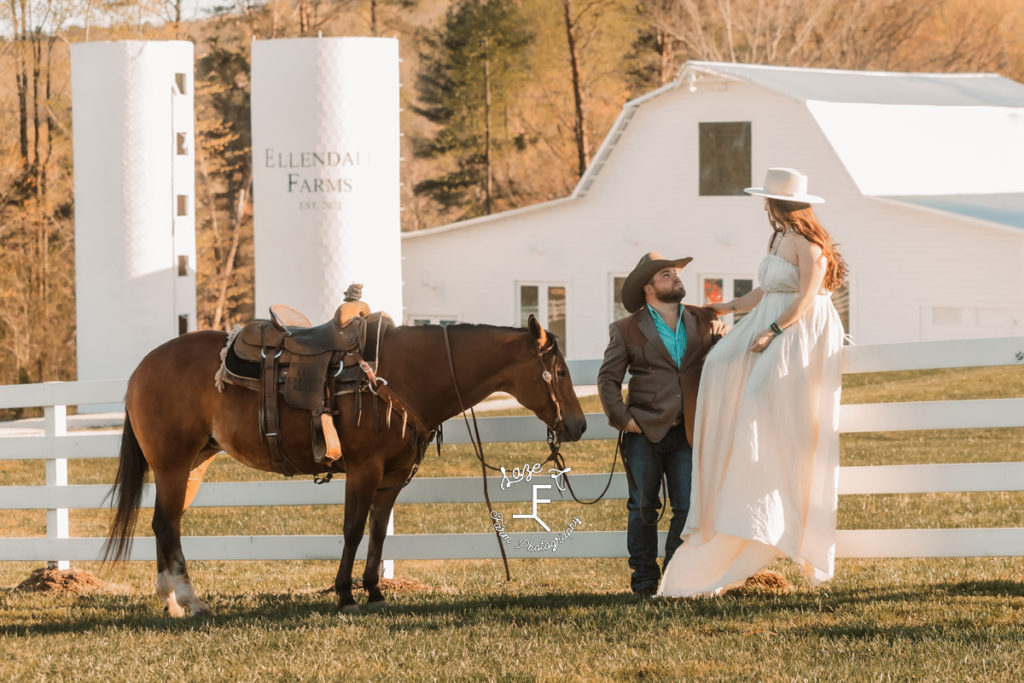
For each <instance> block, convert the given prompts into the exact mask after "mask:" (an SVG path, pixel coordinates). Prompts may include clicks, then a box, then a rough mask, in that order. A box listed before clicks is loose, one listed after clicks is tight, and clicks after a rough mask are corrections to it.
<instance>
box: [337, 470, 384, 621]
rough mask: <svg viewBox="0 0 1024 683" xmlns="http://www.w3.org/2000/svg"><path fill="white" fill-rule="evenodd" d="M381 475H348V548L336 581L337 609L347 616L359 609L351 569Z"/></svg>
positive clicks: (346, 528)
mask: <svg viewBox="0 0 1024 683" xmlns="http://www.w3.org/2000/svg"><path fill="white" fill-rule="evenodd" d="M380 479H381V475H380V472H376V473H375V476H374V473H372V472H368V471H361V472H354V471H352V470H349V471H348V472H346V473H345V522H344V524H343V529H344V531H343V533H344V536H345V547H344V549H343V550H342V551H341V562H340V564H339V565H338V575H337V576H336V577H335V579H334V591H335V592H336V593H337V594H338V609H339V610H340V611H341V612H342V613H345V614H350V613H358V612H359V606H358V605H356V601H355V599H354V598H353V597H352V566H353V565H354V564H355V560H356V550H358V549H359V543H360V541H362V540H363V528H364V527H365V526H366V517H367V515H368V514H369V512H370V503H371V501H372V500H373V496H374V493H375V492H376V490H377V486H378V485H379V484H380Z"/></svg>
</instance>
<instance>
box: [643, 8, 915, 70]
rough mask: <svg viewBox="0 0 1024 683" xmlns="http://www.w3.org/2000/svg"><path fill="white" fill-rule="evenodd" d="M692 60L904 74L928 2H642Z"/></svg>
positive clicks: (648, 14)
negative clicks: (907, 50)
mask: <svg viewBox="0 0 1024 683" xmlns="http://www.w3.org/2000/svg"><path fill="white" fill-rule="evenodd" d="M638 7H639V9H640V12H641V14H642V16H644V17H645V18H646V19H647V20H648V21H649V22H650V23H651V24H652V25H654V26H655V27H657V28H658V29H659V30H662V31H664V32H665V33H667V34H668V35H670V36H672V37H673V38H674V39H675V40H677V41H679V44H680V46H681V49H682V51H683V52H684V53H685V56H686V57H687V58H689V59H701V60H710V61H728V62H744V63H752V64H786V65H790V66H818V67H833V68H844V69H869V68H871V69H890V68H897V67H898V63H899V62H900V61H901V60H903V58H904V53H903V51H902V50H901V49H900V48H901V46H902V45H904V44H906V43H907V41H909V40H911V39H912V38H913V37H914V36H915V35H916V34H917V33H918V31H919V30H920V29H921V27H922V26H923V25H924V23H925V22H926V21H927V20H928V18H929V16H930V15H931V13H932V12H933V11H934V8H935V3H933V2H929V1H928V0H638Z"/></svg>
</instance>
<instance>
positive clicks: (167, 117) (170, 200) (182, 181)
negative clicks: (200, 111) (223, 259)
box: [71, 41, 196, 380]
mask: <svg viewBox="0 0 1024 683" xmlns="http://www.w3.org/2000/svg"><path fill="white" fill-rule="evenodd" d="M71 108H72V125H73V132H74V174H75V275H76V290H75V294H76V308H77V328H78V332H77V335H78V339H77V342H78V343H77V346H78V378H79V379H80V380H86V379H118V378H123V377H128V375H130V374H131V372H132V370H133V369H134V368H135V366H136V365H137V364H138V362H139V360H141V359H142V357H143V356H144V355H145V354H146V353H148V352H149V351H150V350H151V349H153V348H154V347H156V346H158V345H159V344H162V343H163V342H165V341H167V340H168V339H170V338H172V337H174V336H176V335H178V334H180V333H182V332H185V331H188V330H192V329H195V324H196V284H195V265H196V247H195V202H194V198H195V157H194V154H193V133H194V123H193V117H194V113H193V112H194V108H193V53H192V43H190V42H187V41H168V42H145V41H121V42H96V43H76V44H73V45H72V46H71Z"/></svg>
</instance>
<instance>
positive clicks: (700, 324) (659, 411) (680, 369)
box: [597, 251, 726, 596]
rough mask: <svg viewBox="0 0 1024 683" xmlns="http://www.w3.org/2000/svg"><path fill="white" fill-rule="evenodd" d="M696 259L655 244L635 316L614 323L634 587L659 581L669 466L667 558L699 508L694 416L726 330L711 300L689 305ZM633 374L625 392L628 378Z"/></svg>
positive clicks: (613, 412) (643, 588)
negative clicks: (682, 274)
mask: <svg viewBox="0 0 1024 683" xmlns="http://www.w3.org/2000/svg"><path fill="white" fill-rule="evenodd" d="M692 260H693V259H691V258H689V257H687V258H681V259H675V260H666V259H664V258H662V256H661V254H658V253H657V252H653V251H652V252H648V253H647V254H644V256H643V257H642V258H641V259H640V262H639V263H637V264H636V267H635V268H634V269H633V272H631V273H630V274H629V276H628V277H626V281H625V283H624V284H623V285H622V305H623V306H625V308H626V310H627V311H629V312H630V313H631V314H632V315H629V316H627V317H625V318H622V319H621V320H616V321H615V322H614V323H612V324H611V327H610V328H609V333H610V335H611V339H610V341H609V342H608V348H607V349H605V352H604V362H603V363H602V364H601V370H600V371H599V372H598V375H597V386H598V393H599V394H600V396H601V405H602V406H603V407H604V412H605V414H606V415H607V416H608V422H609V423H610V424H611V425H612V426H613V427H615V428H617V429H619V430H621V431H623V432H625V434H623V437H622V459H623V462H624V463H625V465H626V479H627V481H628V482H629V502H628V505H627V508H628V509H629V521H628V526H627V531H626V545H627V548H628V550H629V567H630V569H631V570H632V572H633V574H632V577H631V579H630V587H631V588H632V589H633V592H634V593H637V594H639V595H643V596H650V595H653V594H654V593H655V591H656V590H657V588H658V580H659V578H660V577H661V572H660V571H659V570H658V563H657V559H658V529H657V523H658V510H659V509H660V508H661V505H662V503H661V500H660V499H659V497H658V494H659V491H658V489H659V486H660V484H661V478H662V474H664V475H665V478H666V480H667V483H668V498H669V501H670V503H671V507H672V521H671V524H670V526H669V531H668V540H667V541H666V543H665V565H668V561H669V560H670V559H671V558H672V553H674V552H675V550H676V548H678V547H679V546H680V544H681V543H682V540H681V539H680V538H679V534H680V533H681V532H682V530H683V525H684V524H685V523H686V515H687V513H688V512H689V509H690V473H691V467H692V463H693V450H692V449H693V417H694V411H695V409H696V405H697V402H696V401H697V388H698V386H699V385H700V372H701V368H702V367H703V366H704V358H705V356H707V353H708V351H710V350H711V347H712V345H713V344H714V343H715V342H716V341H718V340H719V339H721V337H722V335H723V334H725V329H726V328H725V325H723V324H722V323H721V322H719V321H718V320H717V316H716V315H715V312H714V311H713V310H712V309H711V308H708V307H697V306H684V305H682V304H681V303H680V302H681V301H682V299H683V296H684V295H685V294H686V291H685V290H684V289H683V283H682V282H680V280H679V271H680V270H681V269H682V268H683V267H684V266H686V264H688V263H689V262H690V261H692ZM627 370H628V371H629V373H630V379H629V393H628V395H627V398H626V401H625V402H623V400H622V380H623V377H624V376H625V374H626V371H627Z"/></svg>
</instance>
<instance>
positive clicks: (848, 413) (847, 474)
mask: <svg viewBox="0 0 1024 683" xmlns="http://www.w3.org/2000/svg"><path fill="white" fill-rule="evenodd" d="M1022 364H1024V338H1022V337H1017V338H1003V339H984V340H967V341H949V342H921V343H911V344H887V345H878V346H854V347H848V348H846V350H845V352H844V358H843V370H844V372H845V373H861V372H879V371H890V370H917V369H930V368H954V367H975V366H1008V365H1022ZM599 365H600V361H597V360H591V361H575V362H572V363H570V366H571V372H572V376H573V377H574V378H575V382H576V384H578V385H587V384H593V383H595V381H596V376H597V369H598V367H599ZM124 391H125V382H124V381H104V382H68V383H65V382H52V383H44V384H35V385H21V386H2V387H0V408H15V407H37V406H42V407H43V408H44V414H45V418H44V433H43V434H42V435H41V436H9V437H4V438H0V460H32V459H41V460H45V461H46V485H45V486H0V509H28V510H33V509H36V510H38V509H45V510H46V511H47V535H46V537H45V538H4V539H0V560H19V561H51V562H52V561H54V558H61V562H62V564H65V566H66V562H67V561H69V560H76V561H86V560H95V559H96V558H97V557H98V556H99V552H100V546H101V544H102V541H103V539H101V538H69V537H68V516H67V515H68V509H69V508H70V509H76V508H100V507H105V505H106V503H105V501H104V497H105V496H106V495H107V493H108V492H109V490H110V487H109V486H107V485H68V483H67V460H68V459H71V458H105V457H116V454H117V452H118V446H119V441H120V434H119V433H109V432H108V433H88V432H68V431H67V421H66V417H65V406H67V405H86V404H110V403H118V402H121V401H123V396H124ZM479 422H480V432H481V436H482V437H483V439H484V441H485V442H492V443H493V442H513V441H543V440H544V438H545V430H544V427H543V425H542V424H541V423H540V422H539V421H538V420H537V419H536V418H534V417H532V416H530V417H490V418H486V417H485V418H481V419H480V421H479ZM998 427H1024V398H1006V399H981V400H969V401H927V402H911V403H885V404H860V405H844V406H843V407H842V409H841V413H840V431H842V432H846V433H851V432H873V431H904V430H922V429H966V428H998ZM615 436H616V433H615V431H614V430H612V429H611V428H610V427H609V426H608V425H607V422H606V421H605V418H604V415H602V414H588V415H587V432H586V434H585V437H584V438H585V439H612V438H615ZM445 442H446V443H449V444H451V443H467V438H466V431H465V427H464V426H463V423H462V421H461V419H458V420H451V421H450V422H449V423H446V425H445ZM1021 450H1022V455H1024V445H1022V446H1021ZM1021 460H1024V457H1022V458H1021ZM570 464H571V463H570ZM606 480H607V475H603V474H590V475H577V476H574V477H572V484H573V488H574V489H575V490H576V492H577V495H578V496H580V497H581V498H591V497H594V496H596V495H597V494H598V493H600V490H601V489H602V488H603V486H604V483H605V481H606ZM499 481H500V478H498V477H492V478H489V479H488V487H489V493H490V496H491V499H492V501H500V502H502V503H505V502H531V501H532V497H533V496H534V495H535V494H534V491H533V490H532V487H528V486H517V487H512V488H511V489H509V490H507V491H500V490H499ZM481 489H482V486H481V484H480V481H479V479H476V478H472V477H464V478H463V477H460V478H435V479H429V478H421V479H415V480H413V481H412V482H411V483H410V484H409V486H408V487H407V488H406V490H405V491H403V492H402V494H401V495H400V496H399V504H409V503H477V502H482V501H483V492H482V490H481ZM553 490H554V489H552V491H553ZM1021 490H1024V462H1001V463H970V464H942V465H895V466H887V465H881V466H868V467H842V468H840V476H839V493H840V494H841V495H849V494H883V493H938V492H956V491H1021ZM608 497H609V498H611V499H623V498H625V497H626V482H625V476H624V475H623V474H616V475H615V477H614V478H613V481H612V485H611V488H610V489H609V492H608ZM153 499H154V489H153V486H152V485H146V486H145V487H144V489H143V498H142V506H143V507H152V505H153ZM344 500H345V491H344V486H343V485H340V484H339V483H336V484H333V485H326V486H315V485H314V484H312V482H310V481H309V480H305V481H272V482H225V483H217V482H211V483H208V484H204V485H203V486H202V487H201V489H200V490H199V493H198V495H197V496H196V498H195V501H194V502H193V503H192V505H193V507H220V506H251V505H316V504H323V505H341V504H343V503H344ZM527 509H528V508H527ZM340 523H341V520H340V511H339V526H340ZM485 525H486V520H481V526H482V527H485ZM623 525H625V511H623ZM485 528H486V527H485ZM555 531H558V529H556V530H555ZM664 533H665V532H662V534H664ZM512 537H513V539H517V540H518V539H525V540H526V541H529V542H531V543H534V544H540V543H543V542H545V541H547V540H549V539H550V538H551V537H552V534H548V533H544V532H529V533H514V534H513V535H512ZM342 543H343V541H342V537H341V536H340V535H321V536H208V537H185V538H183V539H182V546H183V549H184V552H185V556H186V557H188V558H189V559H197V560H199V559H204V560H214V559H216V560H289V559H290V560H295V559H337V558H338V557H339V556H340V554H341V547H342ZM365 543H366V542H365V540H364V543H363V545H362V546H360V549H359V554H358V556H359V557H360V558H361V559H362V558H365V553H366V545H365ZM515 545H518V543H516V544H513V545H507V546H506V550H507V551H508V553H509V556H510V557H521V558H526V557H533V558H536V557H625V556H626V542H625V532H624V531H574V533H573V536H572V542H566V543H562V544H560V545H558V547H557V550H556V551H555V552H551V551H548V552H541V553H538V552H536V551H533V552H531V551H530V550H528V549H525V548H523V549H517V548H516V547H515ZM836 546H837V548H836V551H837V556H839V557H961V556H998V555H1004V556H1009V555H1012V556H1015V555H1024V528H988V529H872V530H840V531H838V534H837V539H836ZM384 553H385V557H386V558H388V559H394V560H411V559H470V558H497V557H499V556H500V555H499V551H498V547H497V543H496V540H495V536H494V534H493V533H492V532H490V531H485V532H482V533H467V534H397V535H394V536H392V537H391V538H390V539H389V540H388V542H387V544H385V548H384ZM154 557H155V548H154V545H153V544H152V543H145V542H143V543H136V544H134V545H133V546H132V551H131V555H130V559H132V560H152V559H154Z"/></svg>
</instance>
